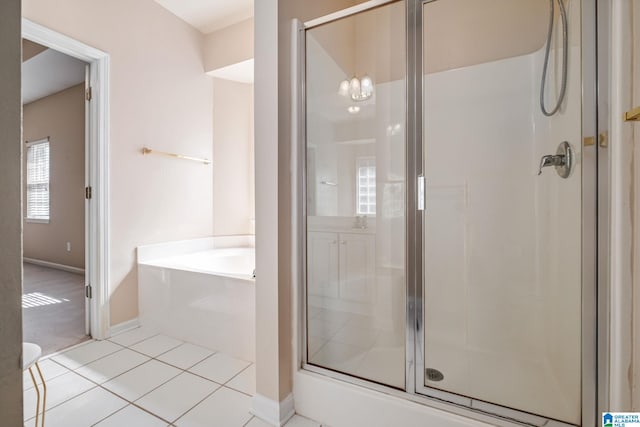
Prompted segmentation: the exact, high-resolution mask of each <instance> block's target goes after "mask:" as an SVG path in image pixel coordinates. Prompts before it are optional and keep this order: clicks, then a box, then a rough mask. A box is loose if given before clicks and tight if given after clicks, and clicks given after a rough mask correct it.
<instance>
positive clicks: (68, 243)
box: [67, 242, 71, 252]
mask: <svg viewBox="0 0 640 427" xmlns="http://www.w3.org/2000/svg"><path fill="white" fill-rule="evenodd" d="M67 252H71V242H67Z"/></svg>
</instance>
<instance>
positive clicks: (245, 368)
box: [23, 334, 255, 426]
mask: <svg viewBox="0 0 640 427" xmlns="http://www.w3.org/2000/svg"><path fill="white" fill-rule="evenodd" d="M157 335H160V334H156V335H154V336H151V337H148V338H146V339H150V338H153V337H155V336H157ZM170 338H171V337H170ZM146 339H144V340H142V341H145V340H146ZM107 341H109V342H111V343H112V344H116V345H118V346H119V347H122V348H121V349H119V350H116V351H114V352H112V353H109V354H106V355H104V356H102V357H100V358H98V359H96V360H93V361H91V362H88V363H86V364H84V365H81V366H79V367H77V368H75V369H70V368H68V367H67V366H64V365H63V364H61V363H59V362H57V361H55V360H53V359H51V361H52V362H54V363H55V364H57V365H59V366H61V367H62V368H64V369H65V370H66V372H64V373H63V374H60V375H56V376H55V377H52V378H51V380H53V379H55V378H58V377H60V376H62V375H66V374H68V373H70V372H72V373H74V374H75V375H78V376H79V377H80V378H82V379H84V380H87V381H89V382H90V383H91V384H92V385H93V386H92V387H91V388H89V389H88V390H85V391H83V392H81V393H78V394H76V395H73V396H71V397H70V398H68V399H66V400H64V401H62V402H59V403H58V404H56V405H55V406H53V407H49V408H47V409H49V410H51V409H54V408H56V407H58V406H60V405H62V404H64V403H67V402H69V401H70V400H73V399H75V398H76V397H79V396H81V395H83V394H85V393H87V392H89V391H91V390H95V389H96V388H100V389H102V390H105V391H107V392H109V393H110V394H112V395H114V396H116V397H117V398H118V399H121V400H122V401H124V402H126V403H127V404H126V405H125V406H124V407H122V408H120V409H118V410H117V411H115V412H113V413H111V414H109V415H107V416H106V417H104V418H102V419H101V420H99V421H98V422H97V423H96V424H98V423H100V422H102V421H104V420H106V419H107V418H109V417H111V416H113V415H115V414H116V413H118V412H120V411H122V410H124V409H125V408H127V406H129V405H131V406H133V407H135V408H138V409H140V410H142V411H144V412H146V413H147V414H149V415H151V416H153V417H155V418H157V419H159V420H161V421H162V422H166V423H167V424H168V425H169V426H174V424H175V423H176V422H177V421H178V420H179V419H181V418H182V417H184V416H185V415H186V414H187V413H189V412H190V411H192V410H193V409H194V408H195V407H196V406H198V405H200V404H201V403H202V402H203V401H205V400H206V399H208V398H209V397H211V396H212V395H213V394H214V393H216V392H218V391H219V390H221V389H222V388H226V389H228V390H232V391H234V392H237V393H241V394H243V395H245V396H248V397H252V395H250V394H248V393H245V392H243V391H241V390H236V389H235V388H233V387H230V386H226V384H228V383H229V382H231V381H232V380H233V379H235V378H236V377H237V376H239V375H240V374H241V373H243V372H244V371H246V370H247V369H249V368H250V367H251V366H252V365H254V363H251V362H247V361H244V362H247V363H249V364H248V365H247V366H245V367H244V368H243V369H241V370H240V371H239V372H237V373H236V374H235V375H233V376H232V377H231V378H230V379H228V380H227V381H226V382H225V383H224V384H220V383H218V382H216V381H213V380H211V379H209V378H206V377H203V376H201V375H198V374H196V373H193V372H190V371H189V369H191V368H193V367H194V366H196V365H198V364H200V363H202V362H204V361H205V360H207V359H209V358H211V357H213V356H214V355H216V354H222V353H218V352H217V351H213V350H210V349H207V350H208V351H212V352H213V353H212V354H210V355H208V356H206V357H205V358H203V359H202V360H200V361H199V362H197V363H195V364H194V365H192V366H190V367H189V368H187V369H183V368H180V367H178V366H174V365H172V364H170V363H167V362H164V361H162V360H159V359H157V357H159V356H162V355H164V354H166V353H168V352H170V351H172V350H175V349H176V348H178V347H180V346H181V345H183V344H185V343H186V342H182V343H181V344H179V345H178V346H176V347H173V348H171V349H169V350H167V351H165V352H164V353H161V354H159V355H157V356H155V357H151V356H149V355H147V354H144V353H142V352H139V351H136V350H133V349H132V348H131V347H130V346H125V345H122V344H118V343H115V342H112V341H110V340H107ZM142 341H139V342H138V343H140V342H142ZM92 342H97V341H95V340H91V341H89V342H86V343H81V344H79V345H77V346H74V347H73V348H76V347H79V346H81V345H88V344H90V343H92ZM138 343H134V344H131V345H136V344H138ZM194 345H195V344H194ZM202 348H205V347H202ZM71 349H72V348H70V349H67V350H65V351H64V352H67V351H69V350H71ZM124 349H128V350H131V351H133V352H135V353H138V354H140V355H142V356H145V357H147V358H148V360H146V361H144V362H143V363H141V364H138V365H136V366H134V367H132V368H130V369H128V370H126V371H124V372H122V373H120V374H118V375H116V376H114V377H112V378H109V379H107V380H106V381H104V382H102V383H97V382H96V381H95V380H93V379H91V378H88V377H86V376H84V375H82V374H80V373H79V372H77V370H78V369H80V368H83V367H85V366H87V365H89V364H91V363H93V362H97V361H98V360H101V359H104V358H106V357H108V356H112V355H115V354H116V353H119V352H122V351H123V350H124ZM64 352H61V353H60V354H62V353H64ZM151 360H155V361H157V362H159V363H162V364H164V365H167V366H169V367H172V368H174V369H177V370H179V371H180V372H179V373H178V374H177V375H174V376H172V377H171V378H169V379H168V380H167V381H164V382H163V383H161V384H159V385H158V386H156V387H155V388H153V389H151V390H150V391H148V392H147V393H144V394H142V395H141V396H139V397H137V398H136V399H135V401H131V400H129V399H127V398H125V397H124V396H121V395H119V394H117V393H116V392H115V391H112V390H110V389H108V388H106V387H104V384H106V383H108V382H110V381H112V380H114V379H116V378H118V377H120V376H122V375H124V374H126V373H128V372H131V371H133V370H134V369H137V368H139V367H141V366H143V365H145V364H147V363H149V362H150V361H151ZM238 360H241V359H238ZM184 373H188V374H191V375H194V376H196V377H198V378H201V379H203V380H206V381H208V382H210V383H212V384H214V385H215V386H216V388H215V389H214V390H213V391H212V392H211V393H208V394H207V395H206V396H205V397H204V398H202V399H201V400H199V401H198V402H196V403H195V405H193V406H191V407H190V408H189V409H188V410H187V411H186V412H184V413H183V414H181V415H180V416H179V417H178V418H176V419H175V420H174V421H173V422H170V421H168V420H166V419H164V418H162V417H160V416H159V415H158V414H155V413H153V412H151V411H149V410H147V409H145V408H143V407H141V406H140V405H139V404H137V403H135V402H137V401H139V400H140V399H142V398H143V397H145V396H147V395H149V394H150V393H152V392H154V391H155V390H157V389H158V388H160V387H162V386H164V385H165V384H167V383H169V382H170V381H172V380H174V379H175V378H177V377H178V376H180V375H182V374H184ZM32 388H33V387H32ZM28 390H30V389H27V390H24V391H23V393H24V392H26V391H28ZM34 418H35V416H33V417H31V418H29V419H27V420H24V422H28V421H31V420H33V419H34ZM253 418H255V417H253V416H252V417H251V418H250V419H249V420H248V421H247V422H246V423H245V424H244V425H245V426H246V425H247V424H248V423H249V422H251V420H252V419H253ZM94 425H95V424H94Z"/></svg>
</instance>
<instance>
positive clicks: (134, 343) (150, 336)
mask: <svg viewBox="0 0 640 427" xmlns="http://www.w3.org/2000/svg"><path fill="white" fill-rule="evenodd" d="M140 327H141V326H138V328H140ZM132 331H135V329H131V330H130V331H125V332H123V333H122V334H126V333H128V332H132ZM118 335H121V334H118ZM118 335H114V336H112V337H109V338H107V339H106V341H110V342H112V343H114V344H118V345H119V346H121V347H125V348H129V347H131V346H133V345H137V344H140V343H141V342H143V341H146V340H148V339H151V338H155V337H157V336H158V335H162V334H160V333H157V334H153V335H149V336H148V337H146V338H142V339H141V340H140V341H135V342H132V343H131V344H120V343H119V342H115V341H111V340H112V339H113V338H115V337H117V336H118ZM169 338H171V337H169Z"/></svg>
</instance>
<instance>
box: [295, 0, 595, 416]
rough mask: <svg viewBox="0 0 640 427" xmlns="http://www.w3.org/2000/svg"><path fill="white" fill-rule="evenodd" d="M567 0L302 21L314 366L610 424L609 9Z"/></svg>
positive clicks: (462, 405) (494, 409) (428, 7)
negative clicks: (605, 268)
mask: <svg viewBox="0 0 640 427" xmlns="http://www.w3.org/2000/svg"><path fill="white" fill-rule="evenodd" d="M553 3H554V6H555V7H556V8H559V9H556V10H553V9H550V7H549V4H548V3H547V2H539V1H535V0H532V1H523V2H509V1H488V0H483V1H477V0H469V1H458V0H456V1H453V0H433V1H423V0H405V1H389V2H384V3H383V4H380V2H375V3H374V2H372V3H371V6H370V7H368V8H364V7H361V8H353V9H351V10H347V11H345V12H344V13H343V14H334V15H332V16H330V17H328V18H327V19H324V20H323V19H318V20H315V21H313V22H312V23H310V24H308V25H307V26H306V27H305V28H304V29H303V30H302V31H301V44H302V46H304V47H303V49H302V50H303V51H304V54H303V58H301V69H302V70H303V73H302V75H303V76H304V77H303V91H304V114H303V117H302V118H301V120H302V122H303V123H304V126H303V128H304V131H303V133H304V142H303V144H301V145H303V147H302V149H303V150H304V154H303V156H304V158H305V162H304V165H303V169H304V173H303V174H304V180H305V184H304V190H303V193H304V196H303V197H302V198H301V200H304V202H303V204H304V206H303V207H302V211H303V223H304V224H303V229H304V238H305V245H304V246H305V251H306V252H305V254H304V257H303V258H304V259H303V261H302V262H303V263H304V267H303V270H304V271H305V273H306V283H305V287H304V290H303V293H302V294H303V298H304V301H303V307H304V310H303V311H304V316H303V317H304V321H303V323H304V325H303V328H304V334H303V335H304V340H305V342H304V350H303V367H304V368H305V369H308V370H310V371H314V372H318V373H322V374H324V375H328V376H332V377H335V378H340V379H343V380H346V381H351V382H354V383H358V384H363V383H364V384H366V385H367V386H369V387H372V388H375V389H380V390H385V391H389V392H393V390H399V391H400V392H402V393H404V394H405V395H406V396H407V397H409V398H411V399H414V400H415V399H422V400H423V401H424V402H425V403H427V404H428V402H439V404H440V403H442V402H446V403H447V404H448V405H449V407H448V409H450V410H451V411H452V412H456V413H460V414H464V415H466V416H470V417H474V416H476V417H478V416H479V415H482V416H491V417H495V418H496V419H501V420H502V421H505V422H506V420H511V421H514V420H515V421H518V422H521V423H525V424H527V425H545V424H547V425H548V423H552V424H553V425H582V426H593V425H595V424H594V423H595V420H596V419H597V417H596V388H595V378H596V346H595V343H596V328H595V325H594V324H593V322H592V319H593V318H595V316H596V313H597V305H596V298H595V295H596V294H597V289H596V285H597V284H596V279H595V277H596V274H595V271H596V268H595V266H596V265H597V262H598V257H597V251H596V248H597V245H596V244H595V242H596V221H597V218H596V217H595V216H594V214H593V213H594V212H597V188H598V187H597V182H598V181H597V180H598V177H597V167H598V154H597V153H598V150H599V148H598V147H597V146H596V145H594V144H590V143H589V141H590V140H591V137H592V136H593V135H596V134H597V132H596V129H595V128H596V122H595V118H596V117H597V115H596V103H595V102H596V97H595V94H594V88H595V77H594V76H592V74H590V73H588V72H584V70H588V69H593V68H594V67H595V61H593V60H594V58H595V55H596V48H595V38H593V37H591V35H593V34H595V22H596V21H595V10H596V9H595V2H591V1H587V2H585V1H583V2H578V1H573V0H565V1H562V2H553ZM505 18H506V19H505ZM550 18H551V19H550ZM549 28H551V30H552V31H551V32H549ZM516 29H517V30H516ZM549 33H551V34H550V35H549ZM589 61H593V63H590V62H589ZM556 105H557V108H556Z"/></svg>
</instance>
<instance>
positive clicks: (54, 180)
mask: <svg viewBox="0 0 640 427" xmlns="http://www.w3.org/2000/svg"><path fill="white" fill-rule="evenodd" d="M22 44H23V49H22V50H23V65H22V99H23V107H22V109H23V136H24V146H23V156H22V157H23V165H22V170H23V197H22V199H23V200H24V204H23V210H24V212H23V213H24V215H23V218H24V219H23V264H24V284H23V297H22V299H23V301H22V307H23V337H24V341H27V342H33V343H37V344H38V345H39V346H40V347H41V348H42V351H43V354H45V355H46V354H51V353H54V352H57V351H60V350H62V349H64V348H67V347H70V346H73V345H76V344H79V343H81V342H83V341H85V340H87V339H89V338H90V336H89V335H88V334H89V331H90V328H89V326H90V325H89V323H88V319H89V316H88V314H89V313H88V312H87V313H85V310H88V308H89V305H88V304H87V303H86V301H85V299H86V297H87V296H86V292H85V286H86V283H87V279H86V274H85V271H86V270H85V268H86V264H85V262H86V259H87V257H86V254H85V242H86V240H87V236H86V224H85V218H86V212H85V211H86V199H85V191H84V188H85V177H86V174H87V164H86V155H85V152H86V131H85V128H86V124H85V121H86V117H87V114H86V103H87V100H86V93H85V92H86V75H87V71H86V69H87V68H88V64H86V63H85V62H83V61H80V60H78V59H75V58H73V57H70V56H68V55H65V54H63V53H61V52H58V51H56V50H54V49H49V48H46V47H45V46H42V45H40V44H38V43H34V42H31V41H29V40H26V39H23V42H22Z"/></svg>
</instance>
